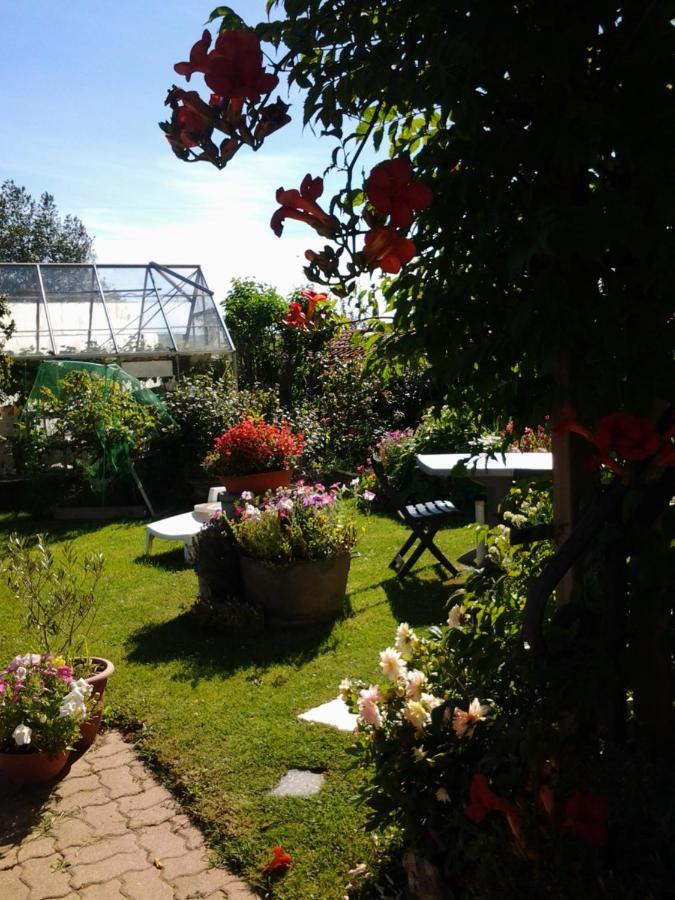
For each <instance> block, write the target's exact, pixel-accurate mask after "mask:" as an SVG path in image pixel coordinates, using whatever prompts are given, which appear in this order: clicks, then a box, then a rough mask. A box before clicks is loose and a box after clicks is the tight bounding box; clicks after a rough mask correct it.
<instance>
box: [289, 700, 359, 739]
mask: <svg viewBox="0 0 675 900" xmlns="http://www.w3.org/2000/svg"><path fill="white" fill-rule="evenodd" d="M298 718H299V719H302V721H303V722H318V723H319V724H320V725H332V726H333V728H337V729H338V730H339V731H354V730H355V729H356V720H357V718H358V716H357V715H356V713H351V712H349V707H348V706H347V704H346V703H345V701H344V700H343V699H342V697H336V698H335V700H331V701H330V702H329V703H322V704H321V706H315V707H314V708H313V709H308V710H307V712H304V713H300V715H299V716H298Z"/></svg>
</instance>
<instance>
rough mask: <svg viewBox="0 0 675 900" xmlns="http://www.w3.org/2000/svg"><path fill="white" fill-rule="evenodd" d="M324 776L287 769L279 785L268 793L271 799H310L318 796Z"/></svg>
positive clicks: (304, 770)
mask: <svg viewBox="0 0 675 900" xmlns="http://www.w3.org/2000/svg"><path fill="white" fill-rule="evenodd" d="M324 779H325V775H322V774H321V772H310V771H309V770H308V769H289V770H288V772H286V774H285V775H283V776H282V777H281V780H280V781H279V784H278V785H277V786H276V787H275V788H273V789H272V790H271V791H270V794H272V796H273V797H311V796H312V795H313V794H318V793H319V791H320V790H321V786H322V784H323V782H324Z"/></svg>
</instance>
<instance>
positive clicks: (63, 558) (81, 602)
mask: <svg viewBox="0 0 675 900" xmlns="http://www.w3.org/2000/svg"><path fill="white" fill-rule="evenodd" d="M3 574H4V575H5V577H6V579H7V582H8V584H9V587H10V589H11V591H12V593H13V595H14V597H15V599H16V600H17V602H18V603H20V604H21V605H22V606H23V607H24V608H25V623H26V626H27V628H28V630H29V631H31V632H32V633H33V634H34V635H35V637H36V639H37V642H38V644H39V648H40V650H41V651H42V654H43V655H45V656H53V657H56V658H63V659H64V660H65V662H66V663H67V664H68V665H69V666H70V667H71V668H72V669H73V671H74V673H75V676H76V678H78V679H81V678H83V679H84V680H85V681H87V682H88V683H89V684H90V685H91V686H92V698H93V701H94V702H93V705H92V710H91V713H92V715H91V716H90V717H88V718H87V719H86V720H85V721H84V722H83V723H82V737H81V743H82V745H83V746H89V744H91V743H92V742H93V740H94V738H95V737H96V733H97V731H98V728H99V725H100V722H101V712H102V710H103V695H104V692H105V688H106V685H107V683H108V678H110V676H111V675H112V674H113V672H114V671H115V667H114V666H113V664H112V663H111V662H110V660H108V659H104V658H103V657H100V656H91V655H90V654H89V653H88V651H87V646H88V644H87V639H88V635H89V633H90V631H91V628H92V626H93V624H94V618H95V614H96V591H97V587H98V584H99V582H100V580H101V576H102V574H103V554H102V553H88V554H86V555H85V556H84V557H83V558H80V557H79V556H78V555H77V553H76V551H75V546H74V544H73V543H72V542H70V541H66V542H64V543H63V544H62V545H61V546H60V548H59V551H58V552H56V553H55V552H54V551H53V550H52V548H51V547H50V546H49V544H48V542H47V540H46V538H45V535H43V534H38V535H37V536H36V539H35V544H34V545H33V546H31V545H30V544H29V543H28V542H27V541H26V540H25V539H24V538H22V537H20V536H18V535H16V534H12V535H10V537H9V540H8V542H7V560H6V562H5V565H4V567H3Z"/></svg>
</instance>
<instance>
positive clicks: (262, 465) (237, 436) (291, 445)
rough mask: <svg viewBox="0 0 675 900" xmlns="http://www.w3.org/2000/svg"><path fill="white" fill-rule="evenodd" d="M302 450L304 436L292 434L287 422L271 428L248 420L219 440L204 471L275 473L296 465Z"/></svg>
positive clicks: (242, 473)
mask: <svg viewBox="0 0 675 900" xmlns="http://www.w3.org/2000/svg"><path fill="white" fill-rule="evenodd" d="M302 448H303V439H302V435H301V434H293V432H292V431H291V429H290V426H289V425H288V423H287V422H285V423H283V424H282V425H269V424H267V423H266V422H264V421H263V419H254V418H253V417H251V416H247V417H246V418H245V419H244V420H243V421H241V422H239V424H238V425H233V426H232V427H231V428H228V430H227V431H226V432H225V433H224V434H223V435H221V436H220V437H219V438H216V441H215V444H214V448H213V452H212V453H210V454H209V455H208V456H207V457H206V460H205V462H204V467H205V468H206V469H207V471H209V472H214V473H217V474H219V475H252V474H255V473H257V472H274V471H277V470H278V469H287V468H289V467H290V466H291V465H293V463H295V461H296V460H297V459H298V457H299V456H300V454H301V453H302Z"/></svg>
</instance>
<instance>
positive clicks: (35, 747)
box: [0, 653, 94, 784]
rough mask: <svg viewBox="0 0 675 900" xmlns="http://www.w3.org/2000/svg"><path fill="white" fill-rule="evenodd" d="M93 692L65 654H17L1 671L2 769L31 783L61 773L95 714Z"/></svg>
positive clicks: (0, 733)
mask: <svg viewBox="0 0 675 900" xmlns="http://www.w3.org/2000/svg"><path fill="white" fill-rule="evenodd" d="M92 695H93V687H92V685H91V684H89V683H88V682H87V681H85V680H84V679H82V678H79V679H78V678H76V677H75V672H74V671H73V668H72V666H69V665H66V662H65V660H64V659H63V657H57V656H53V655H52V654H49V653H48V654H39V653H24V654H22V655H21V656H15V657H14V659H13V660H12V661H11V662H10V663H9V665H8V666H7V667H6V668H5V670H4V671H2V672H0V773H2V775H4V776H5V777H6V778H8V779H10V780H11V781H16V782H21V783H28V784H37V783H40V782H45V781H49V780H50V779H52V778H54V777H55V776H56V775H58V774H59V772H60V771H61V770H62V769H63V767H64V766H65V764H66V762H67V760H68V754H69V751H70V749H71V748H72V747H73V745H74V744H75V742H76V741H77V740H78V738H79V737H80V729H81V726H82V724H83V723H84V722H86V721H87V719H89V718H90V715H91V712H92V707H93V704H94V700H93V696H92Z"/></svg>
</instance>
